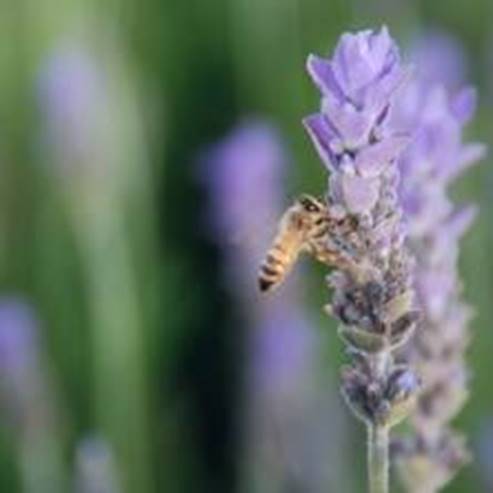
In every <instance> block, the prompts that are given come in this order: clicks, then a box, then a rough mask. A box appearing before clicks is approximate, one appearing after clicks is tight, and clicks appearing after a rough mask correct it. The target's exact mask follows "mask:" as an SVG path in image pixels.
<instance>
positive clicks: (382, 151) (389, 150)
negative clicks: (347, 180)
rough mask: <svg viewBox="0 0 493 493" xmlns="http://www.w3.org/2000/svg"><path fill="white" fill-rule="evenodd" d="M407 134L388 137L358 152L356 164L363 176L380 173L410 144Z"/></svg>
mask: <svg viewBox="0 0 493 493" xmlns="http://www.w3.org/2000/svg"><path fill="white" fill-rule="evenodd" d="M409 142H410V139H409V137H407V136H393V137H388V138H386V139H384V140H382V141H381V142H378V143H377V144H373V145H372V146H369V147H366V148H365V149H362V150H361V152H359V153H358V155H357V157H356V159H355V162H354V165H355V167H356V169H357V170H358V172H359V173H360V174H361V176H363V177H373V176H377V175H379V174H380V173H381V172H382V171H383V170H384V169H385V168H386V167H387V166H388V165H389V164H390V163H391V162H392V161H394V160H395V159H396V158H398V157H399V155H400V154H401V153H402V151H403V150H404V149H405V148H406V146H407V145H408V144H409Z"/></svg>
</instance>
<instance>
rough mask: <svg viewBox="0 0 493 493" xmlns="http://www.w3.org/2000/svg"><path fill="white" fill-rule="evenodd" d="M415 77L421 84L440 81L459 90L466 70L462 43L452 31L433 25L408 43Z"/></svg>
mask: <svg viewBox="0 0 493 493" xmlns="http://www.w3.org/2000/svg"><path fill="white" fill-rule="evenodd" d="M409 52H410V56H409V59H410V60H411V62H412V63H413V66H414V70H415V78H416V80H418V81H419V82H420V83H421V84H423V85H424V86H428V87H431V86H434V85H435V84H443V85H444V86H445V88H446V89H447V90H449V91H456V90H458V89H459V88H460V87H461V86H462V85H463V84H464V82H465V78H466V74H467V61H466V53H465V50H464V46H463V45H462V43H461V42H460V41H459V40H458V39H457V38H455V37H454V36H452V35H451V34H449V33H447V32H445V31H442V30H439V29H433V30H430V31H427V32H425V33H424V34H423V35H421V36H419V37H417V38H416V39H415V40H414V42H413V43H412V44H411V47H410V50H409Z"/></svg>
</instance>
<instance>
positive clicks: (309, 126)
mask: <svg viewBox="0 0 493 493" xmlns="http://www.w3.org/2000/svg"><path fill="white" fill-rule="evenodd" d="M303 125H304V127H305V128H306V130H307V132H308V134H309V135H310V137H311V139H312V141H313V144H314V145H315V148H316V149H317V152H318V154H319V156H320V158H321V159H322V161H323V162H324V164H325V165H326V166H327V167H328V168H329V169H335V168H336V166H337V161H336V158H335V156H334V154H333V152H332V151H331V149H330V142H331V141H332V140H333V139H334V138H335V137H336V135H335V133H334V132H333V130H332V129H331V128H330V126H329V124H328V123H327V120H326V119H325V118H324V116H323V115H321V114H320V113H315V114H313V115H310V116H308V117H306V118H304V119H303Z"/></svg>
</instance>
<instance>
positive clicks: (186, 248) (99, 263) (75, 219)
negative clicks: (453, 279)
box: [0, 0, 493, 493]
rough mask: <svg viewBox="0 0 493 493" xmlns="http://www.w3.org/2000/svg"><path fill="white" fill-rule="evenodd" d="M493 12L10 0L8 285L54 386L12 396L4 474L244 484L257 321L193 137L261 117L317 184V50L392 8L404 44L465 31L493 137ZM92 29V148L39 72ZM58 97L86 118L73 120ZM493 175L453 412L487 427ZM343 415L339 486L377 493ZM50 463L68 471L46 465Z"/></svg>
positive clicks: (5, 94)
mask: <svg viewBox="0 0 493 493" xmlns="http://www.w3.org/2000/svg"><path fill="white" fill-rule="evenodd" d="M492 18H493V3H492V2H491V1H490V0H468V1H466V0H448V1H447V2H438V1H435V2H433V1H429V0H422V1H412V0H409V1H406V0H394V1H392V0H380V1H377V0H374V1H364V0H359V1H357V0H352V1H345V0H337V1H336V0H302V1H301V0H210V1H207V2H206V1H204V0H188V1H184V0H159V1H158V0H142V1H140V2H135V1H134V2H132V1H129V0H106V1H95V0H78V1H77V0H36V1H35V0H16V1H6V0H2V1H1V3H0V32H1V33H2V35H1V37H2V43H1V45H0V287H1V292H2V293H3V295H4V296H7V297H12V296H15V297H18V298H22V299H23V300H27V302H28V303H29V304H30V305H31V306H32V307H33V309H34V310H35V313H36V316H37V319H38V320H39V346H40V349H39V350H40V352H41V356H40V358H41V362H40V363H39V369H37V370H36V372H38V371H39V372H44V373H45V374H46V375H45V376H44V377H43V378H44V379H45V380H46V381H45V383H44V384H43V385H46V386H47V387H49V389H50V390H49V393H46V394H44V397H40V399H41V400H43V399H45V400H46V399H47V400H48V405H46V403H45V404H43V405H42V406H41V407H43V406H44V407H48V408H53V409H56V411H53V410H52V411H50V412H48V411H46V413H47V414H49V416H48V417H46V416H45V417H44V418H43V417H41V418H39V417H38V416H37V415H36V413H33V415H34V417H30V415H28V416H27V417H26V416H23V417H21V418H19V417H16V416H15V412H12V409H11V407H14V408H15V403H14V405H12V403H11V402H9V401H10V400H11V399H12V396H11V394H9V393H8V392H4V395H3V396H2V400H1V403H2V410H3V411H4V412H3V413H2V425H1V426H0V491H2V492H3V491H5V492H17V491H32V492H37V491H40V492H41V491H46V492H51V491H52V492H56V491H77V489H76V488H77V486H76V485H75V483H77V480H76V479H75V480H74V477H77V475H78V474H79V475H81V474H82V475H83V474H84V472H82V473H81V472H80V471H81V470H82V471H86V470H88V471H89V472H88V474H89V476H91V475H92V476H96V477H97V476H98V474H102V475H104V474H106V475H107V476H111V477H113V476H115V477H116V478H115V477H113V479H108V484H107V489H104V490H98V489H94V490H91V489H87V490H81V491H94V492H96V491H101V492H103V491H104V492H107V491H108V492H109V491H125V492H139V493H147V492H165V491H166V492H172V493H181V492H192V491H193V492H214V493H221V492H233V491H239V490H240V489H241V486H240V483H241V476H242V474H241V473H240V471H241V469H242V466H241V453H240V448H241V447H240V442H241V440H240V438H239V437H240V435H241V431H239V430H241V426H242V424H241V416H242V409H241V408H242V405H243V404H242V403H244V398H243V390H244V389H243V385H242V374H243V371H244V362H245V354H244V353H245V351H244V347H243V346H242V341H243V339H244V332H245V330H246V323H244V321H243V320H242V317H241V315H239V314H238V309H237V308H236V307H235V306H234V300H233V299H232V297H231V295H230V294H229V293H228V292H227V291H226V290H225V288H224V284H223V282H222V274H221V265H222V255H221V251H220V249H219V248H218V247H217V245H216V244H215V242H214V241H213V240H212V239H211V237H210V235H207V234H205V233H204V227H203V224H204V215H206V213H207V197H206V192H205V190H204V189H203V187H202V186H201V185H200V183H198V180H197V179H196V161H197V156H198V154H199V153H200V152H201V151H202V150H203V149H204V147H206V146H207V145H208V144H210V143H211V142H214V141H217V140H218V139H220V138H221V137H222V136H224V134H225V133H227V132H228V131H229V130H230V129H231V127H232V126H233V125H235V124H236V123H237V122H238V121H239V120H241V119H242V118H243V117H245V116H249V115H254V116H256V117H266V118H268V119H269V121H271V122H273V123H274V124H276V125H277V126H278V127H279V128H280V129H281V131H282V133H283V136H284V138H285V140H286V142H288V143H289V148H290V150H291V152H292V162H293V165H292V167H291V168H290V169H289V180H288V183H287V189H286V193H287V194H288V195H292V194H293V193H296V192H297V191H309V192H319V191H320V190H322V189H323V187H324V185H325V183H324V171H323V168H322V166H321V165H320V163H319V162H318V159H317V157H316V155H315V153H314V151H313V149H312V147H311V144H310V143H309V142H308V139H307V138H306V135H305V133H304V131H303V129H302V127H301V123H300V121H301V118H302V117H303V116H305V115H306V114H308V113H311V112H312V111H314V110H315V108H316V107H317V106H318V94H317V92H316V90H315V89H314V87H313V86H312V85H311V83H310V82H309V80H308V77H307V76H306V75H305V72H304V61H305V58H306V56H307V55H308V54H309V53H311V52H315V53H319V54H326V53H328V51H329V50H330V49H332V47H333V45H334V43H335V41H336V40H337V38H338V37H339V35H340V34H341V33H342V32H344V31H346V30H353V29H359V28H363V27H378V26H380V25H381V24H383V23H385V24H387V25H388V26H389V29H390V31H391V33H392V35H393V36H394V37H395V38H396V39H397V40H398V41H399V43H400V45H401V46H402V48H403V49H405V47H406V46H407V45H408V43H410V42H411V40H412V39H413V38H414V37H415V36H418V35H419V34H420V33H422V32H424V31H426V30H427V29H430V28H440V29H443V30H445V31H447V32H448V33H450V34H451V35H453V36H455V37H456V38H457V39H458V40H459V41H460V42H461V43H462V44H463V46H464V49H465V52H466V54H467V57H468V63H469V73H468V79H469V80H470V81H471V82H472V83H473V84H475V85H477V86H478V88H479V94H480V100H479V101H480V104H479V112H478V117H477V118H476V119H475V123H474V124H473V125H472V126H471V127H470V128H469V132H470V134H471V136H472V137H473V138H474V140H482V141H484V142H487V143H488V144H490V145H491V143H492V142H493V139H492V138H491V135H492V134H491V132H492V130H493V116H492V115H493V114H492V105H493V76H492V70H493V31H492V29H491V19H492ZM80 46H83V47H84V50H87V52H88V53H90V54H91V56H93V57H94V64H95V66H96V67H98V68H100V69H101V71H102V72H103V73H104V74H105V81H106V82H105V91H104V92H102V93H97V91H98V83H97V81H96V82H94V81H93V80H92V79H90V80H88V81H86V83H87V84H88V85H89V86H91V87H92V86H93V85H94V88H93V89H94V91H95V95H94V98H95V99H94V100H92V101H86V100H85V99H84V97H86V96H81V100H80V101H79V102H78V103H77V104H80V105H81V108H82V109H81V108H78V110H81V111H82V113H77V111H76V110H77V108H76V110H74V111H75V114H82V115H85V116H84V118H85V120H84V121H83V122H79V123H81V124H82V125H86V127H84V128H85V129H86V130H87V125H90V127H91V128H90V130H88V134H89V135H90V137H89V139H90V140H89V142H92V143H94V142H96V144H95V146H94V147H95V148H94V149H92V150H91V151H90V152H86V150H85V144H87V142H86V143H85V142H84V138H82V142H76V143H75V144H73V145H72V144H71V143H70V139H71V138H73V134H71V127H70V125H71V124H72V123H73V122H71V120H70V118H71V116H70V114H69V115H68V116H67V115H66V114H64V113H63V112H64V111H65V110H64V108H63V105H64V104H66V105H68V106H70V104H71V103H70V102H64V101H61V102H60V101H58V102H55V103H53V101H50V93H49V90H48V91H47V90H46V88H45V86H44V85H43V84H45V82H46V78H48V79H49V78H50V75H49V72H50V70H55V71H56V70H58V69H59V66H60V64H61V66H62V67H63V64H64V63H68V62H66V61H65V62H64V56H65V54H66V53H67V50H68V52H71V50H74V51H75V52H76V53H78V50H79V48H80ZM74 47H75V48H74ZM84 63H85V62H84ZM91 63H92V62H91ZM57 64H58V65H57ZM57 67H58V68H57ZM47 73H48V75H46V74H47ZM91 90H92V89H91ZM89 92H90V91H89ZM96 93H97V94H96ZM90 94H92V93H90ZM51 103H53V104H59V105H61V106H62V108H61V109H60V108H58V109H57V110H56V111H58V112H62V113H63V118H64V119H65V120H63V119H62V121H69V123H68V124H67V125H65V128H64V126H63V125H62V130H63V131H62V133H61V134H60V126H58V127H56V125H55V127H54V128H52V125H51V123H50V118H52V119H53V114H52V113H50V111H52V109H50V108H49V105H50V104H51ZM56 111H55V113H56ZM67 111H69V112H70V111H71V110H70V109H69V110H67ZM57 115H58V113H57V114H55V120H56V118H57ZM73 126H74V128H77V126H76V125H75V124H74V125H73ZM64 131H66V135H65V134H64V133H63V132H64ZM57 132H58V134H56V133H57ZM55 134H56V135H55ZM57 139H58V140H57ZM74 146H75V148H76V151H74V150H73V147H74ZM77 146H80V148H78V147H77ZM238 172H239V173H241V170H239V171H238ZM492 190H493V171H492V169H491V167H490V166H489V163H488V162H487V161H485V162H483V163H481V165H479V166H478V167H476V168H474V169H473V170H471V171H470V172H469V173H468V174H467V176H466V177H464V178H463V179H462V180H461V181H460V184H459V185H458V187H456V193H457V196H458V197H459V198H462V199H468V200H473V201H475V202H477V203H479V204H480V206H481V214H480V216H479V220H478V222H477V224H476V225H475V227H474V228H473V230H472V231H471V233H470V234H469V235H468V236H467V239H466V240H465V241H464V249H463V252H462V257H461V269H462V274H463V277H464V285H465V292H466V296H467V299H468V300H469V301H470V302H471V304H472V305H473V306H474V307H475V308H476V310H477V318H476V319H475V321H474V339H473V342H472V345H471V349H470V352H469V361H470V364H471V367H472V379H471V398H470V401H469V403H468V405H467V407H466V408H465V410H464V412H463V413H462V414H461V416H460V418H459V419H458V421H457V425H458V426H459V427H462V428H463V429H464V430H466V431H467V433H468V434H469V436H470V438H471V441H472V443H473V444H474V443H475V440H476V439H477V437H478V436H480V435H482V434H483V431H482V430H483V429H484V428H483V427H484V426H487V423H488V422H493V392H492V390H491V388H492V387H491V375H490V373H491V354H492V353H490V351H493V331H492V328H491V320H493V303H492V302H491V300H492V299H493V260H492V259H493V257H492V256H491V250H492V248H493V221H492V220H491V217H490V215H489V214H490V210H491V204H492V203H493V191H492ZM306 275H307V276H308V277H309V280H308V281H307V286H309V289H310V290H315V291H316V292H315V294H310V296H308V297H307V298H310V301H311V305H312V306H310V307H309V308H310V310H311V312H312V315H311V317H312V319H315V320H318V321H319V322H320V324H319V326H320V331H321V332H322V333H323V334H324V337H323V341H324V342H326V348H324V363H323V364H324V371H325V372H326V375H327V378H330V379H331V380H332V381H333V380H334V379H335V378H336V376H335V375H336V372H337V367H338V365H340V363H341V361H342V359H343V355H342V348H341V344H340V343H339V342H338V341H337V340H336V337H335V333H334V330H333V327H332V326H331V324H330V323H329V322H328V321H327V320H326V319H324V318H322V316H321V314H320V305H321V304H322V302H323V300H324V298H325V297H326V294H325V293H324V292H323V291H324V290H323V289H322V288H321V286H322V277H321V276H322V275H323V271H322V270H320V269H318V268H316V267H310V270H309V272H308V273H307V274H306ZM317 290H318V291H317ZM0 366H1V363H0ZM47 395H48V396H49V397H47ZM334 398H336V399H338V398H339V397H338V395H336V394H335V397H334ZM20 400H21V401H22V399H20ZM26 402H27V403H28V405H27V407H28V408H30V409H33V406H34V407H36V402H37V401H35V403H34V404H32V403H31V401H29V399H27V401H26ZM44 407H43V409H44ZM15 409H16V408H15ZM46 413H45V414H46ZM13 415H14V416H13ZM42 415H43V413H42ZM43 416H44V415H43ZM37 419H39V422H38V421H36V420H37ZM33 420H34V424H33V422H32V421H33ZM26 423H27V425H26ZM347 426H348V427H349V431H348V435H347V440H349V441H350V446H348V447H347V449H348V452H347V453H346V456H345V457H344V460H345V463H346V467H345V469H344V470H345V471H346V473H347V474H348V475H350V476H351V477H353V478H358V479H357V480H356V481H355V484H354V485H353V486H351V488H353V489H351V491H349V490H346V489H341V490H340V491H344V493H346V491H347V493H352V491H354V492H357V491H364V490H363V486H362V485H363V484H364V483H363V480H364V462H363V461H364V450H363V448H362V445H361V444H362V443H363V440H364V437H363V434H362V430H361V429H360V427H359V426H357V425H356V424H355V423H353V422H352V420H351V422H348V424H347ZM26 427H27V428H26ZM26 429H27V430H28V431H27V432H26ZM29 430H30V431H29ZM33 430H34V431H33ZM39 430H41V431H39ZM333 446H334V447H337V446H338V445H337V444H333ZM491 448H492V449H493V444H492V445H491ZM341 453H342V452H341ZM490 453H491V454H493V451H491V452H490ZM87 455H89V459H87V457H86V456H87ZM91 461H92V462H91ZM81 463H82V465H81ZM33 464H34V465H33ZM37 467H38V468H39V469H40V471H41V472H39V471H38V473H36V474H39V476H37V475H36V474H34V476H33V477H34V479H33V480H29V475H30V474H32V471H33V470H36V468H37ZM328 467H330V464H328ZM50 468H51V469H50ZM48 470H51V471H54V472H53V474H56V476H57V480H56V481H55V482H52V481H51V479H50V478H49V479H48V480H46V481H45V482H43V481H41V480H39V481H38V480H37V479H36V478H38V477H43V474H44V473H43V471H45V472H46V471H48ZM105 471H106V472H105ZM108 471H109V472H108ZM86 472H87V471H86ZM26 477H27V479H26ZM481 478H482V475H481V470H480V468H479V467H478V466H477V465H472V466H470V467H468V468H467V469H465V470H464V471H463V472H462V473H461V474H460V476H459V477H458V478H457V480H456V481H455V482H454V484H453V485H452V486H450V487H449V489H448V490H447V491H450V492H451V493H454V492H455V493H459V492H462V493H465V492H476V491H477V492H480V491H489V490H487V489H485V486H484V483H483V481H482V479H481ZM109 483H111V484H109ZM113 483H114V484H113ZM358 484H359V485H360V486H359V487H358V486H357V485H358ZM111 488H114V489H111ZM258 491H268V490H267V489H263V490H262V489H258Z"/></svg>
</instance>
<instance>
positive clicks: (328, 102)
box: [322, 96, 373, 149]
mask: <svg viewBox="0 0 493 493" xmlns="http://www.w3.org/2000/svg"><path fill="white" fill-rule="evenodd" d="M322 112H323V114H324V115H325V116H326V117H327V118H328V119H329V120H330V122H331V123H332V125H333V126H334V127H335V128H336V129H337V131H338V132H339V134H340V135H342V136H344V140H343V143H344V147H346V148H347V149H357V148H358V147H361V146H362V145H363V144H364V143H365V142H366V141H367V140H368V137H369V135H370V131H371V127H372V125H373V119H372V118H369V117H368V114H367V113H362V112H360V111H358V110H357V109H356V108H355V107H354V106H353V105H352V104H350V103H346V104H344V105H340V104H339V103H338V102H337V101H336V100H335V99H334V98H333V97H330V96H326V97H324V99H323V100H322Z"/></svg>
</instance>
